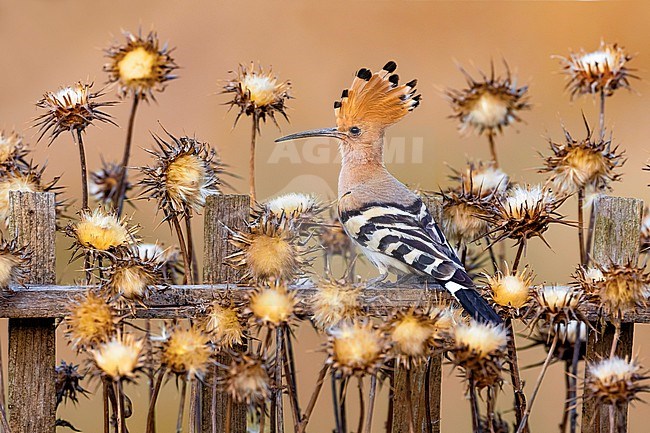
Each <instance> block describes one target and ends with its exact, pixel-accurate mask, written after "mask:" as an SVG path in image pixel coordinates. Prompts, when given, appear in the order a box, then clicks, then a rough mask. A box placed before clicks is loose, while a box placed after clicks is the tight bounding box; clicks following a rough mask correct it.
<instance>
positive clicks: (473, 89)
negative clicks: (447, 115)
mask: <svg viewBox="0 0 650 433" xmlns="http://www.w3.org/2000/svg"><path fill="white" fill-rule="evenodd" d="M505 66H506V73H505V75H504V76H503V77H499V76H495V72H494V67H492V70H491V73H490V76H489V77H488V76H487V75H485V74H484V73H482V72H481V73H480V74H481V80H478V81H477V80H475V79H474V78H472V76H471V75H469V74H468V73H467V72H466V71H465V70H464V69H462V68H461V69H460V70H461V72H462V73H463V75H464V76H465V79H466V80H467V85H468V87H467V88H466V89H462V90H455V89H448V90H447V92H446V94H447V98H448V99H449V102H450V103H451V107H452V110H453V114H452V116H451V117H453V118H456V119H458V121H459V122H460V130H461V132H465V131H466V130H468V129H473V130H475V131H476V132H477V133H478V134H483V133H487V134H490V135H492V134H495V133H496V132H501V131H502V130H503V128H504V127H506V126H508V125H510V124H512V123H514V122H516V121H520V120H521V119H520V118H519V111H522V110H526V109H529V108H530V104H529V103H528V96H527V95H526V93H527V91H528V87H527V86H523V87H518V86H517V80H516V79H514V78H513V77H512V75H511V73H510V69H509V68H508V65H507V64H505Z"/></svg>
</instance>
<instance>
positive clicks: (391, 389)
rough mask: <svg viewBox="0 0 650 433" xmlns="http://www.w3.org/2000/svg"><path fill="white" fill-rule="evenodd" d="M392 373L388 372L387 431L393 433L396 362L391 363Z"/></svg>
mask: <svg viewBox="0 0 650 433" xmlns="http://www.w3.org/2000/svg"><path fill="white" fill-rule="evenodd" d="M388 366H389V370H390V373H389V374H388V416H387V417H386V433H393V417H394V416H395V414H394V413H393V412H394V410H395V403H394V401H393V400H394V398H395V363H394V362H391V363H390V364H389V365H388Z"/></svg>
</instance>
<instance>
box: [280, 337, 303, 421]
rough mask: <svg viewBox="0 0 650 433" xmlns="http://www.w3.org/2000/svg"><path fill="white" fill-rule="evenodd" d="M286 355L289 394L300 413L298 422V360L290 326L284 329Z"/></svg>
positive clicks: (296, 410) (296, 411)
mask: <svg viewBox="0 0 650 433" xmlns="http://www.w3.org/2000/svg"><path fill="white" fill-rule="evenodd" d="M284 349H285V351H284V357H285V366H286V367H288V371H287V380H288V382H289V396H290V397H291V399H292V403H291V404H292V405H293V406H294V407H295V409H294V410H295V413H296V414H297V415H298V417H297V418H296V421H297V422H300V403H299V401H300V400H299V399H298V380H297V379H298V375H297V374H296V361H295V357H294V355H293V341H291V332H290V330H289V327H288V326H285V331H284Z"/></svg>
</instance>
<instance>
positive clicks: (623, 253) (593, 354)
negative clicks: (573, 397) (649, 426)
mask: <svg viewBox="0 0 650 433" xmlns="http://www.w3.org/2000/svg"><path fill="white" fill-rule="evenodd" d="M594 212H595V216H596V221H595V226H594V246H593V250H592V254H591V258H592V261H593V263H596V264H600V265H602V266H607V265H608V264H619V265H622V264H627V263H630V262H631V263H632V264H636V262H637V260H638V258H639V230H640V227H641V215H642V212H643V201H642V200H638V199H635V198H623V197H601V198H599V199H598V200H597V201H596V203H595V204H594ZM592 326H594V327H595V328H596V329H599V325H598V323H596V322H594V323H592ZM633 338H634V324H633V323H623V324H622V325H621V338H620V341H619V343H618V345H617V347H616V355H617V356H620V357H622V358H625V357H628V358H630V357H631V356H632V340H633ZM613 339H614V327H613V326H612V325H611V324H610V323H608V324H607V326H606V327H605V328H604V329H603V330H602V332H599V333H596V332H593V331H590V332H589V338H588V340H587V356H586V361H587V363H592V362H595V361H599V360H601V359H603V358H607V357H609V352H610V349H611V347H612V341H613ZM587 374H588V372H585V377H586V375H587ZM622 412H623V416H622V417H621V423H622V431H627V405H625V408H624V410H623V411H622ZM582 432H583V433H592V432H595V433H607V432H609V414H608V410H607V407H606V406H603V405H598V404H596V402H595V401H593V400H585V401H584V403H583V406H582Z"/></svg>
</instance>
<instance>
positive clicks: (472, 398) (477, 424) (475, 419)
mask: <svg viewBox="0 0 650 433" xmlns="http://www.w3.org/2000/svg"><path fill="white" fill-rule="evenodd" d="M407 371H408V370H407ZM468 375H469V402H470V405H471V406H472V431H473V432H475V433H482V431H481V414H480V412H479V409H478V397H477V395H476V384H475V383H474V375H473V374H472V372H471V371H469V372H468Z"/></svg>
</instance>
